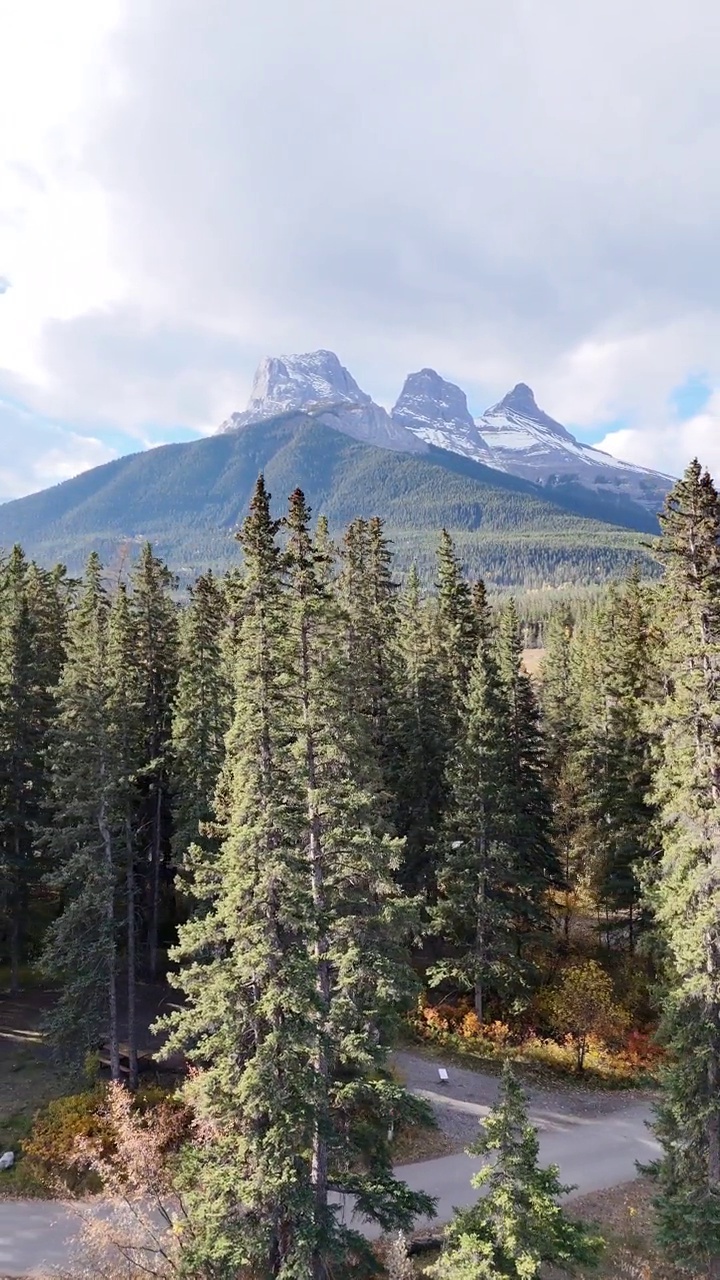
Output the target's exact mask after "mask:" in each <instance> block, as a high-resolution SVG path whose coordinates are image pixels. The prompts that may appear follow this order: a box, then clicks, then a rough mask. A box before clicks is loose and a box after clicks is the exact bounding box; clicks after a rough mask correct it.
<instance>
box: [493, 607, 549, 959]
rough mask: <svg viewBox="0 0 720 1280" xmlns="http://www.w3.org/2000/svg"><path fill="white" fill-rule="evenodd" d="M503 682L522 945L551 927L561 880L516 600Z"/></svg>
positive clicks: (503, 632) (499, 649)
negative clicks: (555, 892) (554, 894)
mask: <svg viewBox="0 0 720 1280" xmlns="http://www.w3.org/2000/svg"><path fill="white" fill-rule="evenodd" d="M496 653H497V662H498V670H499V674H500V682H501V685H502V687H503V689H504V692H505V697H506V699H507V705H508V711H509V724H508V738H507V761H506V770H507V782H508V787H509V788H510V789H511V792H512V796H511V798H510V799H509V802H508V806H507V809H506V814H505V819H506V825H505V830H504V842H505V843H506V844H507V846H508V847H509V848H510V849H512V852H513V875H514V878H515V912H516V927H517V930H518V948H519V949H520V948H521V947H522V944H523V942H524V941H525V940H532V939H533V938H534V939H536V940H537V939H538V938H539V937H540V936H541V935H543V934H547V933H548V932H549V931H550V929H551V926H552V914H551V903H550V897H549V895H550V893H551V891H552V890H554V889H557V888H560V887H561V886H562V885H563V879H562V871H561V867H560V862H559V859H558V856H557V852H556V850H555V849H554V848H553V845H552V842H551V839H550V830H551V821H552V810H551V802H550V796H549V794H548V790H547V787H546V783H545V767H546V766H545V743H544V741H543V736H542V730H541V725H540V714H539V708H538V704H537V699H536V697H535V693H534V690H533V686H532V681H531V679H530V677H529V676H528V674H527V672H526V671H525V670H524V669H523V666H522V661H521V659H522V649H521V645H520V627H519V623H518V617H517V611H516V609H515V605H514V602H513V601H510V603H509V604H508V606H507V607H506V608H505V609H504V610H503V612H502V614H501V616H500V621H499V625H498V628H497V638H496Z"/></svg>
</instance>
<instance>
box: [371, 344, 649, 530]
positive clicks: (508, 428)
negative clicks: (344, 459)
mask: <svg viewBox="0 0 720 1280" xmlns="http://www.w3.org/2000/svg"><path fill="white" fill-rule="evenodd" d="M392 418H393V420H394V421H396V422H398V423H400V424H402V425H403V426H404V427H406V428H407V429H408V430H409V431H412V432H414V434H415V435H417V436H418V437H419V438H420V439H421V440H425V441H430V442H431V443H432V444H435V445H438V446H439V447H440V448H441V449H450V450H452V452H454V453H462V454H463V455H464V456H465V457H468V458H474V459H475V460H476V461H478V462H483V463H485V464H486V465H487V466H490V467H494V468H496V469H497V470H498V471H504V472H506V473H508V474H509V475H514V476H522V477H523V478H524V479H526V480H534V481H535V482H536V483H538V484H542V485H543V486H546V487H547V486H551V487H556V486H558V485H561V486H567V485H582V486H583V487H584V488H586V489H593V490H595V491H596V492H598V493H606V494H607V495H608V496H609V497H610V496H614V498H615V500H616V501H617V502H618V503H619V504H621V503H622V501H623V500H624V499H629V501H631V502H634V503H635V502H637V503H640V504H641V505H642V506H644V507H646V508H647V509H648V510H649V511H652V512H653V513H655V512H657V510H658V509H659V507H661V506H662V502H663V499H664V497H665V494H666V493H667V492H668V491H669V490H670V489H671V488H672V485H673V480H672V477H670V476H664V475H660V474H659V473H658V472H655V471H648V470H647V469H646V468H644V467H637V466H634V465H633V464H632V463H630V462H620V461H619V460H618V459H617V458H613V457H611V455H610V454H609V453H603V452H602V450H600V449H593V448H592V446H591V445H587V444H581V443H580V442H579V441H578V440H576V439H575V437H574V436H573V435H571V433H570V432H569V431H568V430H567V428H566V427H563V426H562V425H561V424H560V423H559V422H556V421H555V420H554V418H551V417H550V416H549V415H548V414H547V413H544V412H543V410H542V409H540V408H538V405H537V403H536V401H535V396H534V395H533V393H532V391H531V389H530V387H528V386H527V385H526V384H525V383H524V382H519V383H518V385H517V386H516V387H513V390H512V391H510V392H509V393H508V395H506V396H505V397H504V399H502V400H501V401H500V402H499V404H496V405H493V407H492V408H490V409H487V410H486V411H485V413H484V414H483V415H482V416H481V417H480V418H476V419H473V418H472V416H471V414H470V412H469V410H468V407H467V399H466V397H465V393H464V392H463V391H461V389H460V387H457V386H455V384H454V383H452V382H446V381H445V379H444V378H441V377H440V376H439V374H437V373H435V371H434V370H433V369H421V370H420V372H419V373H411V374H410V375H409V377H408V378H407V379H406V382H405V386H404V387H403V390H402V393H401V395H400V398H399V400H398V401H397V404H396V405H395V407H394V409H393V411H392Z"/></svg>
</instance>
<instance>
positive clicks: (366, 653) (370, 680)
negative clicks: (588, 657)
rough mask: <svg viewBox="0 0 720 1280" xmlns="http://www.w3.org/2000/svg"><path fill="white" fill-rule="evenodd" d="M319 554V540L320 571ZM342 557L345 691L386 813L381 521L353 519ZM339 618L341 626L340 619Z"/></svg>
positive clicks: (390, 758)
mask: <svg viewBox="0 0 720 1280" xmlns="http://www.w3.org/2000/svg"><path fill="white" fill-rule="evenodd" d="M323 554H324V552H323V546H322V544H321V545H320V546H318V544H317V542H316V559H317V561H318V569H317V572H318V573H322V559H323ZM341 560H342V568H341V572H340V576H339V578H338V596H339V600H340V602H341V604H342V611H343V615H344V625H345V628H346V646H347V647H346V653H347V659H348V668H347V672H348V681H349V689H348V692H350V689H352V690H353V694H352V696H353V697H354V700H355V710H356V714H357V715H361V716H363V717H365V718H366V720H367V728H368V732H369V734H370V740H371V743H372V750H373V751H374V753H375V755H376V758H377V761H378V764H379V767H380V771H381V780H382V788H383V790H384V791H385V792H386V793H387V800H386V809H387V812H388V813H390V812H391V808H392V804H391V794H390V793H391V791H392V784H393V774H394V772H395V767H396V759H397V741H396V737H395V721H396V713H395V704H396V701H397V697H398V678H399V673H398V669H397V652H396V648H395V637H396V634H397V626H398V615H397V601H396V593H397V583H395V582H394V581H393V577H392V567H391V566H392V552H391V551H390V546H389V543H388V540H387V538H386V537H385V534H384V532H383V525H382V521H381V520H378V519H372V520H369V521H366V520H363V519H359V520H354V521H353V523H352V524H351V525H349V526H348V528H347V529H346V531H345V536H344V539H343V544H342V548H341ZM316 576H317V575H316ZM338 622H339V624H340V625H341V624H342V620H341V619H340V618H338Z"/></svg>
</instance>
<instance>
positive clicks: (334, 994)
mask: <svg viewBox="0 0 720 1280" xmlns="http://www.w3.org/2000/svg"><path fill="white" fill-rule="evenodd" d="M287 527H288V531H289V542H288V568H289V600H290V604H291V615H290V616H291V635H292V637H293V638H294V642H295V646H294V678H293V679H292V682H291V688H292V687H294V688H296V689H297V701H296V703H295V706H296V715H298V717H299V718H298V722H297V729H296V740H297V744H298V749H299V750H298V756H297V760H298V765H299V772H300V778H301V780H302V788H303V791H304V793H305V795H306V797H307V798H306V818H305V833H304V836H303V837H302V844H303V847H304V849H305V850H306V852H307V859H308V866H309V872H310V884H311V892H312V911H313V919H314V930H313V931H314V933H315V937H314V939H313V941H312V954H313V957H314V961H315V969H316V981H315V986H316V992H317V995H318V997H319V1012H320V1020H319V1025H318V1028H317V1048H316V1054H315V1063H314V1065H315V1072H316V1079H317V1080H318V1081H320V1082H323V1086H324V1096H323V1095H321V1097H320V1098H319V1100H318V1112H317V1116H316V1120H315V1133H314V1138H313V1155H312V1162H311V1178H312V1182H313V1186H314V1189H315V1205H316V1214H317V1219H316V1229H319V1230H320V1231H321V1232H322V1233H323V1234H322V1235H321V1237H320V1239H319V1240H318V1242H317V1245H316V1249H315V1252H314V1256H313V1264H312V1273H311V1274H312V1275H313V1277H314V1278H315V1280H325V1277H329V1276H331V1275H332V1274H334V1265H335V1263H334V1261H333V1259H334V1258H335V1259H336V1260H337V1262H340V1263H341V1264H343V1263H344V1265H345V1266H347V1265H348V1257H349V1255H351V1254H352V1253H357V1252H358V1251H360V1252H361V1253H362V1252H364V1250H363V1249H362V1248H361V1245H360V1238H359V1237H358V1236H357V1234H356V1233H353V1232H350V1231H348V1230H347V1229H345V1228H343V1227H342V1226H341V1225H340V1224H339V1223H338V1222H337V1218H336V1211H335V1210H333V1209H331V1207H330V1206H329V1203H328V1192H329V1189H330V1187H334V1188H335V1190H336V1191H342V1192H344V1193H346V1194H352V1195H353V1196H354V1198H355V1202H356V1204H357V1206H358V1207H359V1208H360V1209H361V1211H362V1213H363V1215H364V1216H365V1217H366V1218H369V1219H370V1220H374V1221H376V1222H379V1223H381V1224H382V1225H383V1226H384V1227H385V1228H386V1229H387V1228H388V1227H390V1226H392V1227H401V1228H402V1227H407V1226H408V1225H409V1224H410V1223H411V1221H412V1218H413V1211H414V1212H420V1211H422V1209H423V1207H424V1208H428V1202H427V1197H415V1196H413V1195H412V1193H410V1192H409V1191H408V1189H407V1187H405V1186H404V1184H402V1183H400V1182H397V1181H396V1180H395V1179H394V1178H393V1174H392V1159H391V1149H390V1143H389V1140H388V1136H387V1135H388V1127H389V1122H390V1121H393V1120H394V1121H396V1122H397V1121H401V1120H402V1118H403V1112H407V1113H409V1114H411V1113H412V1110H413V1106H412V1102H411V1099H410V1098H409V1096H407V1095H406V1094H405V1093H404V1091H403V1090H402V1089H399V1088H398V1087H397V1086H396V1085H395V1084H394V1083H393V1082H392V1079H391V1077H390V1076H389V1074H388V1073H387V1071H386V1070H385V1067H386V1061H387V1054H388V1051H389V1048H390V1045H391V1043H392V1038H393V1033H394V1030H395V1024H396V1019H397V1016H398V1013H399V1012H400V1011H401V1009H402V1008H403V1006H405V1007H408V1006H409V1003H410V1000H411V996H412V993H413V989H414V983H413V980H412V976H411V972H410V969H409V965H408V958H407V955H406V954H405V952H404V949H403V943H402V938H403V932H404V930H403V924H404V923H408V922H409V918H408V915H407V910H406V907H405V903H404V902H403V899H402V897H401V895H400V893H399V891H398V889H397V888H396V885H395V883H394V881H393V879H392V872H393V871H394V870H396V868H397V865H398V862H399V859H400V855H401V843H400V841H398V840H396V839H393V838H392V837H391V836H390V834H389V832H388V830H387V825H386V823H385V821H384V818H383V806H382V795H383V792H382V777H383V764H384V760H383V752H382V740H381V738H380V736H379V735H378V733H377V720H376V718H375V716H374V715H373V714H371V715H370V716H368V715H367V714H366V715H365V716H364V717H363V716H360V717H359V716H358V715H357V713H356V705H355V697H356V693H357V686H354V684H353V681H352V670H353V658H352V655H350V661H349V662H348V658H347V656H346V654H345V652H344V649H343V646H342V645H341V644H339V643H338V635H339V632H340V628H339V627H338V613H337V607H336V605H335V602H334V601H333V599H332V596H331V594H330V593H329V592H328V590H327V587H326V586H325V584H324V581H323V571H322V564H320V565H319V566H318V565H317V564H316V556H317V552H316V549H315V547H314V545H313V543H312V540H311V537H310V533H309V511H308V509H307V507H306V504H305V499H304V496H303V494H302V492H301V491H300V490H296V491H295V493H293V494H292V496H291V498H290V510H289V514H288V519H287ZM375 535H376V538H377V539H378V540H377V541H376V550H375V556H373V529H372V522H371V528H370V552H371V554H370V557H369V564H368V568H367V577H368V583H369V586H370V589H371V592H372V594H373V596H374V595H375V593H376V592H378V597H379V598H377V600H378V603H380V604H381V603H382V601H383V599H385V600H387V595H386V590H387V591H388V592H389V590H391V587H390V586H389V582H388V580H387V578H386V577H385V574H386V572H387V570H386V562H385V561H384V560H383V561H382V563H380V562H379V561H380V560H381V557H382V552H383V545H382V542H381V541H380V537H381V530H380V528H379V526H378V527H377V528H376V530H375ZM373 561H375V562H373ZM318 570H319V571H318ZM379 584H380V585H379ZM384 584H385V589H383V588H384ZM376 607H377V606H376ZM379 649H380V644H379V643H378V650H377V658H376V661H377V665H376V666H375V668H374V670H375V676H376V679H375V680H374V681H373V682H372V683H371V684H370V685H369V686H368V690H367V695H368V701H369V710H370V711H371V712H374V711H375V710H376V708H377V701H376V699H377V691H378V678H379V676H380V675H381V673H382V665H381V662H380V658H381V655H380V652H379ZM358 1105H360V1107H361V1109H362V1111H363V1113H364V1115H363V1121H362V1124H361V1125H357V1124H353V1123H352V1117H353V1114H354V1113H355V1112H356V1109H357V1107H358ZM389 1108H390V1110H389ZM348 1122H350V1123H348ZM323 1236H324V1237H325V1238H324V1239H323ZM366 1257H367V1255H366Z"/></svg>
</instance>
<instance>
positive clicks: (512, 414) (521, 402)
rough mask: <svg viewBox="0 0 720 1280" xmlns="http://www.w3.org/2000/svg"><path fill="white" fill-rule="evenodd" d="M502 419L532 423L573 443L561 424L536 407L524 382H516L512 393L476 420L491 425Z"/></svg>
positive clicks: (572, 439)
mask: <svg viewBox="0 0 720 1280" xmlns="http://www.w3.org/2000/svg"><path fill="white" fill-rule="evenodd" d="M503 419H505V420H507V421H508V422H515V423H518V424H520V423H525V422H532V423H535V424H536V426H538V427H541V428H542V429H543V431H546V432H547V431H549V432H550V434H551V435H554V436H559V437H560V439H561V440H570V441H572V442H573V444H574V443H575V440H574V437H573V436H571V434H570V432H569V431H568V430H567V428H566V427H563V426H562V424H561V423H559V422H556V421H555V419H554V418H551V417H550V415H549V414H547V413H544V412H543V410H542V409H540V408H539V407H538V403H537V400H536V399H535V395H534V393H533V390H532V388H531V387H529V386H528V385H527V383H526V382H518V383H517V385H516V386H514V387H513V389H512V391H508V393H507V395H506V396H503V398H502V400H500V401H499V402H498V404H495V405H493V406H492V408H490V409H486V410H485V413H484V414H483V416H482V419H478V422H479V423H480V422H482V423H486V422H488V421H489V422H490V423H492V422H493V421H502V420H503ZM481 430H482V427H481Z"/></svg>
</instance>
